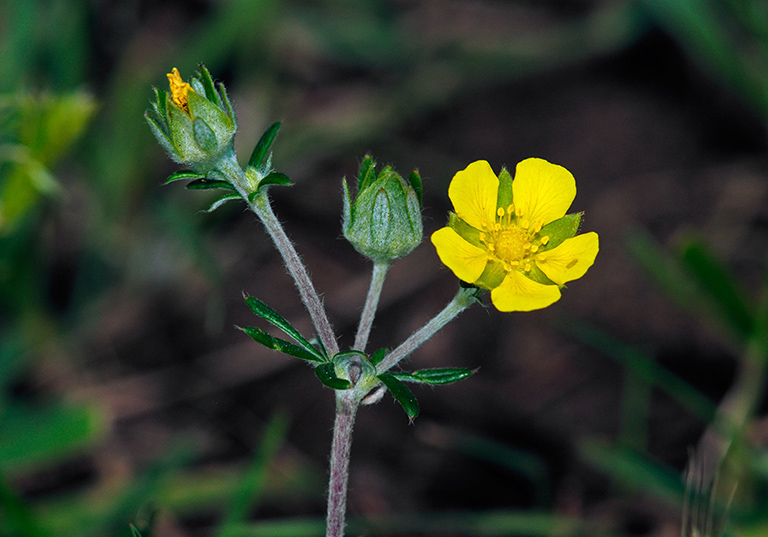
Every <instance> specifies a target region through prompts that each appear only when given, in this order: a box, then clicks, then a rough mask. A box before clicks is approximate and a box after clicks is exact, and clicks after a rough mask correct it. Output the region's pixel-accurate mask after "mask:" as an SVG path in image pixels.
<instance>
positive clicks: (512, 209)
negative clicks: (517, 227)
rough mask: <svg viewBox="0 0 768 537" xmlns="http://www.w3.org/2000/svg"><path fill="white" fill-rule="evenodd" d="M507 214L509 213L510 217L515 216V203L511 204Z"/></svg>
mask: <svg viewBox="0 0 768 537" xmlns="http://www.w3.org/2000/svg"><path fill="white" fill-rule="evenodd" d="M507 212H508V213H509V215H510V216H512V215H513V214H515V204H514V203H510V204H509V207H507Z"/></svg>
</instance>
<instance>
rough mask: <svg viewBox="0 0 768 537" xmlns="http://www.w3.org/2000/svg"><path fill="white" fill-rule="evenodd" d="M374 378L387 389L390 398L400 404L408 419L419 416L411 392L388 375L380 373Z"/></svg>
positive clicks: (414, 398)
mask: <svg viewBox="0 0 768 537" xmlns="http://www.w3.org/2000/svg"><path fill="white" fill-rule="evenodd" d="M376 378H378V379H379V380H380V381H381V382H383V383H384V386H386V387H387V389H388V390H389V393H391V394H392V397H394V398H395V400H396V401H397V402H398V403H400V405H401V406H402V407H403V410H405V413H406V414H408V417H409V418H411V419H413V418H415V417H416V416H418V415H419V403H418V401H416V396H415V395H413V392H412V391H411V390H409V389H408V386H406V385H405V384H403V383H402V382H400V381H399V380H398V379H397V377H395V376H394V375H392V374H390V373H382V374H381V375H379V376H378V377H376Z"/></svg>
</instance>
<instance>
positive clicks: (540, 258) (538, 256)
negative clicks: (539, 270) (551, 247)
mask: <svg viewBox="0 0 768 537" xmlns="http://www.w3.org/2000/svg"><path fill="white" fill-rule="evenodd" d="M536 260H537V261H541V262H542V263H543V262H544V261H546V260H547V254H539V255H537V256H536Z"/></svg>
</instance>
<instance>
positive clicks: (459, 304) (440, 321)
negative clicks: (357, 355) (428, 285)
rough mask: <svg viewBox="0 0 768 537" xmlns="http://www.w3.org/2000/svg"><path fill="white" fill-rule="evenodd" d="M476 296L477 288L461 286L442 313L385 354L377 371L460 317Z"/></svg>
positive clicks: (379, 371) (413, 349)
mask: <svg viewBox="0 0 768 537" xmlns="http://www.w3.org/2000/svg"><path fill="white" fill-rule="evenodd" d="M476 296H477V289H475V288H472V287H461V288H460V289H459V291H458V292H457V293H456V296H454V297H453V299H452V300H451V301H450V302H449V303H448V304H447V305H446V306H445V307H444V308H443V309H442V311H440V313H438V314H437V315H435V316H434V317H433V318H432V320H430V321H429V322H428V323H427V324H425V325H424V326H422V327H421V328H419V329H418V330H416V331H415V332H414V333H413V334H411V335H410V336H409V337H408V339H406V340H405V341H403V342H402V343H401V344H400V346H398V347H397V348H396V349H395V350H393V351H392V352H390V353H389V354H388V355H387V356H385V357H384V359H383V360H382V361H381V362H379V364H378V365H377V366H376V372H377V373H378V374H381V373H385V372H386V371H388V370H389V369H391V368H392V367H393V366H395V365H397V363H398V362H400V360H402V359H403V358H405V357H406V356H408V355H409V354H411V353H412V352H413V351H415V350H416V349H417V348H419V347H420V346H421V345H422V344H423V343H424V342H426V341H427V340H428V339H429V338H431V337H432V336H434V335H435V334H436V333H437V332H438V331H439V330H440V329H441V328H443V327H444V326H445V325H446V324H448V323H449V322H451V321H452V320H453V319H455V318H456V317H458V315H459V314H460V313H461V312H462V311H464V310H465V309H467V308H468V307H469V306H471V305H472V303H473V302H475V300H476Z"/></svg>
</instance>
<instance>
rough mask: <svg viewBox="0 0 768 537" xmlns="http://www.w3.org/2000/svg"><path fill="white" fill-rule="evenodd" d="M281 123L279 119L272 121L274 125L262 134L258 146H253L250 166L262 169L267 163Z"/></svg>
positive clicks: (249, 161)
mask: <svg viewBox="0 0 768 537" xmlns="http://www.w3.org/2000/svg"><path fill="white" fill-rule="evenodd" d="M280 125H281V123H280V122H279V121H278V122H276V123H272V125H270V126H269V128H268V129H267V130H266V131H264V134H262V135H261V138H260V139H259V142H258V143H257V144H256V147H254V148H253V153H251V158H250V159H249V160H248V166H252V167H254V168H256V169H262V167H263V166H264V164H266V162H267V160H269V158H268V157H269V149H270V147H272V142H274V141H275V136H277V131H278V130H280ZM276 184H284V183H276Z"/></svg>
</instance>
